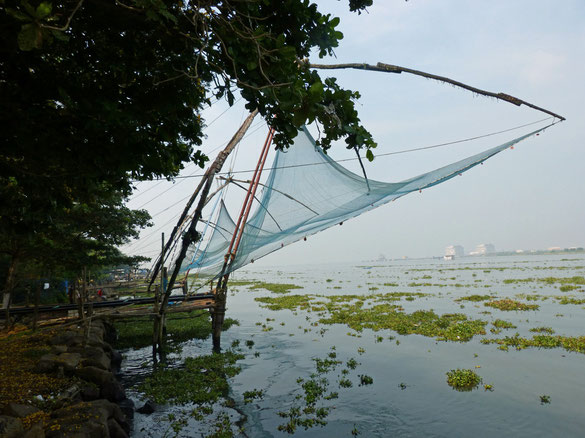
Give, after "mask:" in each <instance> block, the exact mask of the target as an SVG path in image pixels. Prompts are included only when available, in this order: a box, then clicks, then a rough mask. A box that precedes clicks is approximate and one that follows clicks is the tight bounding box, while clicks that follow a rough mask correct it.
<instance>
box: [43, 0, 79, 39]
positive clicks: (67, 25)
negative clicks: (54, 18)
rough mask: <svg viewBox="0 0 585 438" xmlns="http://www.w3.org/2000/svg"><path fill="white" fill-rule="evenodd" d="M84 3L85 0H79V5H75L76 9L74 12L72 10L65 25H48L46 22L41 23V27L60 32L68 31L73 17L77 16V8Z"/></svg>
mask: <svg viewBox="0 0 585 438" xmlns="http://www.w3.org/2000/svg"><path fill="white" fill-rule="evenodd" d="M82 4H83V0H79V3H77V6H75V9H73V12H71V15H70V16H69V18H67V22H66V23H65V25H64V26H62V27H55V26H48V25H46V24H41V27H42V28H44V29H50V30H57V31H60V32H64V31H66V30H67V29H69V25H70V24H71V20H73V17H74V16H75V14H76V13H77V10H78V9H79V8H80V7H81V5H82Z"/></svg>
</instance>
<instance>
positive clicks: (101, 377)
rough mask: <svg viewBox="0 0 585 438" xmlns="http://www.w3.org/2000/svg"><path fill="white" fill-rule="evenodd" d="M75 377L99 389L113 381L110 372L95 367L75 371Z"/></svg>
mask: <svg viewBox="0 0 585 438" xmlns="http://www.w3.org/2000/svg"><path fill="white" fill-rule="evenodd" d="M75 375H77V376H79V377H81V378H82V379H83V380H86V381H88V382H91V383H95V384H96V385H98V386H99V387H103V386H104V385H105V384H106V383H108V382H111V381H112V380H114V375H113V374H112V373H111V372H110V371H105V370H102V369H100V368H96V367H83V368H79V369H77V370H76V371H75Z"/></svg>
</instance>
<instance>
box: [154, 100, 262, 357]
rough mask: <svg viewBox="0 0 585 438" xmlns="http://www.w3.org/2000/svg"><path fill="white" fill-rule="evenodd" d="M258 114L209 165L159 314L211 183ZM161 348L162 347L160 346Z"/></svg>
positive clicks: (195, 235) (161, 311)
mask: <svg viewBox="0 0 585 438" xmlns="http://www.w3.org/2000/svg"><path fill="white" fill-rule="evenodd" d="M256 114H258V110H254V111H253V112H252V113H251V114H250V115H249V116H248V117H247V118H246V120H245V121H244V123H243V124H242V126H241V127H240V129H238V131H237V132H236V133H235V134H234V136H233V137H232V139H231V140H230V141H229V143H228V144H227V146H226V147H225V149H224V150H223V151H221V152H220V153H219V155H218V156H217V158H216V159H215V161H214V162H213V163H212V164H211V166H209V168H208V169H207V172H205V176H204V177H203V179H202V180H201V183H200V187H202V188H201V189H200V187H198V189H197V190H199V189H200V190H201V192H200V197H199V202H198V204H197V207H196V209H195V211H194V213H193V215H192V217H191V223H190V225H189V228H188V229H187V231H186V232H185V233H184V235H183V241H182V245H181V251H180V252H179V255H178V256H177V260H176V261H175V267H174V269H173V272H172V274H171V278H170V279H169V282H168V285H167V290H166V291H165V293H164V294H163V295H162V300H161V305H160V308H159V314H160V315H161V316H163V315H164V313H165V311H166V308H167V306H168V302H169V296H170V294H171V291H172V290H173V286H174V285H175V281H176V279H177V276H178V275H179V271H180V270H181V264H182V263H183V260H184V259H185V256H186V254H187V249H188V248H189V245H190V244H191V243H193V242H194V241H196V240H197V239H198V238H199V237H198V233H197V230H196V227H197V223H198V222H199V219H201V214H202V212H203V207H204V206H205V203H206V201H207V195H208V194H209V191H210V189H211V184H212V183H213V180H214V178H215V175H216V174H217V173H218V172H219V171H220V170H221V168H222V167H223V164H224V163H225V160H226V159H227V157H228V156H229V154H230V153H231V152H232V151H233V150H234V148H235V147H236V145H237V144H238V143H239V142H240V141H241V140H242V138H243V137H244V134H245V133H246V131H247V130H248V128H249V127H250V125H251V124H252V121H253V120H254V117H256ZM198 193H199V192H198ZM194 195H195V196H196V194H194ZM159 348H160V346H159Z"/></svg>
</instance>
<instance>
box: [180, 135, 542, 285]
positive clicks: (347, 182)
mask: <svg viewBox="0 0 585 438" xmlns="http://www.w3.org/2000/svg"><path fill="white" fill-rule="evenodd" d="M545 128H546V127H545ZM545 128H541V129H538V130H536V131H533V132H530V133H528V134H526V135H523V136H521V137H518V138H516V139H514V140H511V141H509V142H506V143H504V144H501V145H499V146H496V147H493V148H491V149H488V150H486V151H484V152H481V153H478V154H476V155H473V156H471V157H468V158H465V159H463V160H460V161H457V162H455V163H452V164H449V165H447V166H444V167H441V168H438V169H435V170H432V171H430V172H427V173H423V174H421V175H418V176H415V177H413V178H410V179H407V180H404V181H401V182H397V183H385V182H380V181H373V180H367V181H366V179H365V178H364V177H362V176H360V175H356V174H355V173H352V172H350V171H348V170H347V169H345V168H343V167H342V166H341V165H339V164H338V163H336V162H335V161H333V160H332V159H331V158H330V157H329V156H327V155H325V154H324V153H323V151H322V150H321V148H320V147H318V146H317V145H316V144H315V141H314V139H313V138H312V136H311V135H310V134H309V132H308V131H307V130H306V129H303V130H302V131H300V132H299V135H298V136H297V137H296V139H295V142H294V145H292V146H291V147H290V148H289V149H288V150H286V151H279V152H277V154H276V158H275V161H274V164H273V166H272V167H271V170H270V174H269V176H268V179H267V181H266V183H265V185H264V186H262V191H261V193H260V195H259V196H257V198H258V201H257V208H256V210H255V213H254V214H253V215H252V216H251V217H250V218H249V219H248V221H247V223H246V224H245V228H244V232H243V237H242V240H241V243H240V246H239V248H238V251H237V255H236V257H235V259H234V260H233V262H232V263H231V264H230V266H229V268H228V271H226V273H227V272H231V271H234V270H236V269H238V268H241V267H242V266H245V265H247V264H248V263H251V262H253V261H254V260H257V259H259V258H260V257H263V256H265V255H267V254H269V253H271V252H273V251H276V250H278V249H280V248H282V247H284V246H286V245H289V244H291V243H293V242H295V241H298V240H301V239H303V238H305V237H306V236H309V235H312V234H315V233H317V232H319V231H322V230H325V229H327V228H329V227H332V226H334V225H337V224H340V223H341V222H343V221H346V220H348V219H350V218H353V217H355V216H358V215H360V214H362V213H364V212H366V211H368V210H372V209H374V208H377V207H379V206H381V205H383V204H386V203H388V202H391V201H394V200H396V199H398V198H400V197H401V196H404V195H406V194H408V193H411V192H415V191H419V190H423V189H425V188H428V187H431V186H434V185H437V184H440V183H442V182H445V181H447V180H449V179H451V178H453V177H455V176H457V175H460V174H461V173H463V172H465V171H467V170H469V169H471V168H473V167H475V166H477V165H478V164H480V163H482V162H484V161H485V160H487V159H488V158H490V157H492V156H494V155H496V154H497V153H499V152H501V151H503V150H505V149H507V148H509V147H511V146H513V145H514V144H516V143H518V142H520V141H522V140H524V139H526V138H528V137H530V136H533V135H535V134H537V133H538V132H540V131H542V130H543V129H545ZM235 227H236V224H235V223H234V220H233V219H232V218H231V216H230V215H229V213H228V211H227V209H226V207H225V205H224V204H223V201H222V202H221V204H220V212H219V215H218V219H217V222H216V223H215V224H214V227H213V233H212V235H211V238H210V239H209V240H208V243H207V245H206V246H205V247H204V248H200V247H199V246H198V244H197V243H194V244H192V245H191V247H190V248H189V250H188V252H187V256H186V257H185V259H184V261H183V263H182V265H181V272H183V273H185V272H187V271H189V270H195V271H196V272H199V273H201V274H206V275H209V276H211V277H214V276H217V275H219V273H220V271H221V268H222V265H223V263H224V256H225V254H226V252H227V250H228V247H229V243H230V240H231V238H232V235H233V234H234V230H235Z"/></svg>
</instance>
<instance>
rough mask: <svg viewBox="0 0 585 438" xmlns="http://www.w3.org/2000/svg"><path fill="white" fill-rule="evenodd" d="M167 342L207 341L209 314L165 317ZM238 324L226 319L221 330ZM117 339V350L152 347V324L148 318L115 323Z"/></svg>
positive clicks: (184, 314) (209, 326)
mask: <svg viewBox="0 0 585 438" xmlns="http://www.w3.org/2000/svg"><path fill="white" fill-rule="evenodd" d="M166 321H167V341H169V342H170V343H172V344H173V345H177V344H180V343H181V342H185V341H188V340H189V339H207V338H208V337H209V336H211V321H210V317H209V312H207V311H203V310H202V311H197V312H190V313H189V312H180V313H171V314H168V315H167V320H166ZM233 324H238V322H237V321H236V320H234V319H232V318H226V319H225V320H224V323H223V329H224V330H227V329H229V328H230V327H231V326H232V325H233ZM115 327H116V331H117V333H118V339H117V340H116V343H115V346H116V348H119V349H125V348H133V349H139V348H144V347H148V346H149V345H152V330H153V327H154V322H153V320H152V319H150V318H141V319H138V318H136V319H132V320H129V321H116V322H115Z"/></svg>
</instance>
